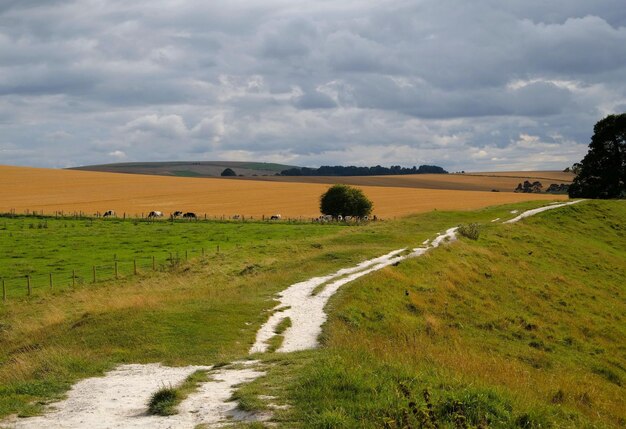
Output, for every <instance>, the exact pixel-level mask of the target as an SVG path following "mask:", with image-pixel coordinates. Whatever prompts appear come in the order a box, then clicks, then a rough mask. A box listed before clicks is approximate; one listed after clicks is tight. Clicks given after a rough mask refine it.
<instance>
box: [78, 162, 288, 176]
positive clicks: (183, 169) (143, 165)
mask: <svg viewBox="0 0 626 429" xmlns="http://www.w3.org/2000/svg"><path fill="white" fill-rule="evenodd" d="M225 168H231V169H233V170H234V171H235V173H237V174H238V175H243V176H263V175H265V176H267V175H274V174H276V173H279V172H281V171H282V170H286V169H289V168H293V166H290V165H284V164H275V163H271V162H238V161H170V162H121V163H114V164H99V165H85V166H82V167H74V168H72V170H85V171H103V172H110V173H128V174H153V175H158V176H179V177H216V176H220V175H221V173H222V171H224V169H225Z"/></svg>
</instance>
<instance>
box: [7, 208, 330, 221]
mask: <svg viewBox="0 0 626 429" xmlns="http://www.w3.org/2000/svg"><path fill="white" fill-rule="evenodd" d="M190 213H191V215H189V214H190ZM186 215H189V216H186ZM25 216H26V217H39V218H55V219H78V220H90V219H117V220H127V219H128V220H136V221H138V220H143V221H151V222H163V221H166V220H169V221H189V222H193V221H201V220H205V221H224V222H226V221H239V222H250V221H252V222H259V221H262V222H265V221H283V222H289V223H294V222H307V223H308V222H317V221H319V217H309V216H295V217H289V216H287V217H284V216H281V215H277V214H273V215H265V214H263V215H261V216H256V217H255V216H252V215H244V214H233V215H226V214H222V215H216V214H208V213H192V212H187V213H182V212H181V213H180V214H178V215H176V216H174V214H172V213H170V214H163V215H162V216H158V217H157V216H150V212H147V213H146V212H142V213H127V212H121V213H115V212H114V213H113V214H107V212H96V213H87V212H84V211H63V210H54V211H49V212H46V211H44V210H30V209H26V210H24V211H21V212H18V211H16V210H15V209H10V210H9V211H7V212H4V213H0V217H9V218H11V217H25Z"/></svg>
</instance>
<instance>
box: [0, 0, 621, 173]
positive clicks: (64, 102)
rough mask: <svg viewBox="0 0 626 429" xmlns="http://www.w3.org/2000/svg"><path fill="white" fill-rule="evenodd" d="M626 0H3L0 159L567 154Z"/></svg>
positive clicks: (603, 105)
mask: <svg viewBox="0 0 626 429" xmlns="http://www.w3.org/2000/svg"><path fill="white" fill-rule="evenodd" d="M624 111H626V7H624V0H550V1H546V0H507V1H502V0H474V1H467V0H412V1H394V0H387V1H382V0H318V1H314V0H258V1H257V0H245V1H238V0H228V1H204V0H196V1H194V0H137V1H125V0H76V1H71V0H0V164H11V165H31V166H41V167H67V166H77V165H84V164H96V163H108V162H123V161H166V160H217V159H221V160H254V161H271V162H281V163H287V164H294V165H306V166H319V165H323V164H332V165H335V164H354V165H375V164H381V165H387V166H388V165H392V164H400V165H404V166H411V165H420V164H424V163H429V164H430V163H433V164H437V165H441V166H443V167H445V168H447V169H448V170H450V171H456V170H462V169H463V170H468V171H469V170H507V169H508V170H511V169H526V170H528V169H562V168H564V167H566V166H568V165H570V164H572V163H573V162H575V161H579V160H580V159H581V158H582V156H583V155H584V154H585V153H586V148H587V145H588V143H589V139H590V137H591V134H592V132H593V125H594V124H595V122H596V121H598V120H599V119H601V118H602V117H604V116H605V115H607V114H610V113H617V112H624Z"/></svg>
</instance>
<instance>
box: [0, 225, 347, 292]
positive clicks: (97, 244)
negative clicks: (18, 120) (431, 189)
mask: <svg viewBox="0 0 626 429" xmlns="http://www.w3.org/2000/svg"><path fill="white" fill-rule="evenodd" d="M337 228H341V227H340V226H337V225H332V224H331V225H324V227H320V226H317V225H312V224H305V223H302V224H289V223H281V224H280V225H277V224H270V223H267V222H266V223H262V222H252V223H251V222H245V223H244V222H215V221H197V222H188V221H175V222H170V221H167V220H159V221H154V222H149V221H140V220H121V219H85V220H74V219H55V218H36V217H28V216H24V217H16V218H11V217H4V218H0V278H2V279H4V280H5V285H6V288H7V295H8V297H9V298H12V297H18V296H24V295H25V294H26V293H27V287H26V286H27V281H26V276H27V275H30V276H31V283H32V288H33V293H38V292H47V290H48V289H49V284H50V273H52V275H53V287H54V288H65V287H68V286H69V285H71V284H72V282H73V271H74V272H75V274H76V282H77V283H90V282H92V281H93V267H94V266H95V267H96V279H97V280H98V281H102V280H111V279H114V278H115V261H116V260H117V261H118V277H123V276H128V275H130V274H133V273H134V264H135V262H134V261H135V260H136V263H137V266H138V270H141V271H144V272H145V271H151V270H152V269H153V264H152V262H153V261H152V257H153V256H154V259H155V261H154V262H155V265H154V266H155V268H157V269H161V270H162V269H164V268H168V267H169V266H171V265H172V263H176V261H184V260H185V258H186V257H187V258H197V257H199V256H202V254H203V252H204V254H205V255H209V254H211V255H213V254H215V253H217V250H218V246H219V250H220V252H233V251H236V250H237V249H239V248H240V247H242V246H248V247H250V246H255V247H256V248H257V249H259V252H263V250H262V249H263V247H264V246H266V245H269V243H270V242H271V243H272V244H273V245H276V244H277V243H283V242H291V241H294V240H296V239H297V238H299V237H302V236H306V237H310V238H315V237H323V236H326V235H329V234H334V233H336V231H337Z"/></svg>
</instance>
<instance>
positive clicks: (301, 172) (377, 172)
mask: <svg viewBox="0 0 626 429" xmlns="http://www.w3.org/2000/svg"><path fill="white" fill-rule="evenodd" d="M399 174H448V172H447V171H446V170H444V169H443V168H441V167H438V166H436V165H420V166H419V167H415V166H413V167H409V168H406V167H400V166H399V165H392V166H391V167H389V168H387V167H381V166H380V165H377V166H375V167H355V166H353V165H350V166H343V165H335V166H330V165H323V166H321V167H320V168H308V167H302V168H300V167H294V168H290V169H288V170H283V171H281V172H280V176H390V175H399Z"/></svg>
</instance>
